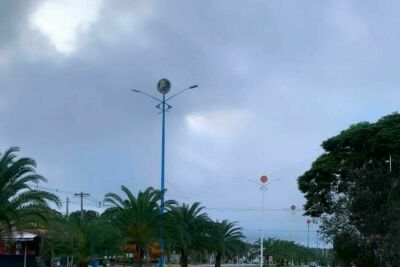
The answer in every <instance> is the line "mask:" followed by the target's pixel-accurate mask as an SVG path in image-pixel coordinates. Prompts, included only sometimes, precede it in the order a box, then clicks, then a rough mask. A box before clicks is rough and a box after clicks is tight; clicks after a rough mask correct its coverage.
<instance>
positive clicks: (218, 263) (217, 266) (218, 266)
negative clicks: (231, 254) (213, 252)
mask: <svg viewBox="0 0 400 267" xmlns="http://www.w3.org/2000/svg"><path fill="white" fill-rule="evenodd" d="M221 259H222V257H221V254H220V253H217V256H215V267H221Z"/></svg>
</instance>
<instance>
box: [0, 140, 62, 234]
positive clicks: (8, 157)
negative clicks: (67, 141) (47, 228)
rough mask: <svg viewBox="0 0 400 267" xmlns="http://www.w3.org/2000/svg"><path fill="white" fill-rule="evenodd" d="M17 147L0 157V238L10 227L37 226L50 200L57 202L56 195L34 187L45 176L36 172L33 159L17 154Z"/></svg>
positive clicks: (45, 217)
mask: <svg viewBox="0 0 400 267" xmlns="http://www.w3.org/2000/svg"><path fill="white" fill-rule="evenodd" d="M18 151H19V149H18V148H16V147H11V148H9V149H8V150H7V151H6V152H4V153H3V154H2V155H1V158H0V240H1V239H5V238H7V237H8V236H9V235H10V232H11V230H12V229H15V230H25V231H26V230H34V229H37V228H38V226H39V225H43V223H44V222H46V219H47V216H48V213H49V204H50V203H53V204H56V205H60V200H59V199H58V197H57V196H56V195H54V194H51V193H48V192H46V191H42V190H39V189H37V188H36V187H35V184H36V185H37V184H39V182H46V179H45V178H44V177H43V176H41V175H39V174H37V173H36V172H35V167H36V162H35V161H34V160H33V159H31V158H17V155H16V152H18Z"/></svg>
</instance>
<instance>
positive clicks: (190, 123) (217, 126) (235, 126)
mask: <svg viewBox="0 0 400 267" xmlns="http://www.w3.org/2000/svg"><path fill="white" fill-rule="evenodd" d="M247 118H248V113H247V112H246V111H243V110H222V111H209V112H199V113H191V114H189V115H187V116H186V118H185V119H186V125H187V127H188V128H189V130H191V131H192V132H194V133H196V134H200V135H208V136H213V137H219V138H229V137H232V136H234V135H236V134H237V133H238V132H239V131H240V130H241V129H242V128H243V126H244V125H245V123H246V121H247Z"/></svg>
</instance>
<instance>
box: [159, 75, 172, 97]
mask: <svg viewBox="0 0 400 267" xmlns="http://www.w3.org/2000/svg"><path fill="white" fill-rule="evenodd" d="M170 89H171V82H170V81H169V80H168V79H165V78H164V79H161V80H159V81H158V83H157V90H158V91H159V92H160V93H161V94H163V95H165V94H166V93H168V92H169V90H170Z"/></svg>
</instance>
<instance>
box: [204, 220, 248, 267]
mask: <svg viewBox="0 0 400 267" xmlns="http://www.w3.org/2000/svg"><path fill="white" fill-rule="evenodd" d="M210 226H211V227H210V228H211V229H210V231H209V233H210V244H209V245H210V246H211V251H212V252H214V253H215V267H220V266H221V261H222V260H223V259H224V258H225V257H227V256H231V257H233V256H235V255H238V254H243V252H244V250H245V243H244V242H243V240H242V239H243V238H244V235H243V234H242V229H241V228H240V227H238V226H236V223H233V222H229V221H228V220H223V221H222V222H218V221H216V222H211V223H210Z"/></svg>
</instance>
